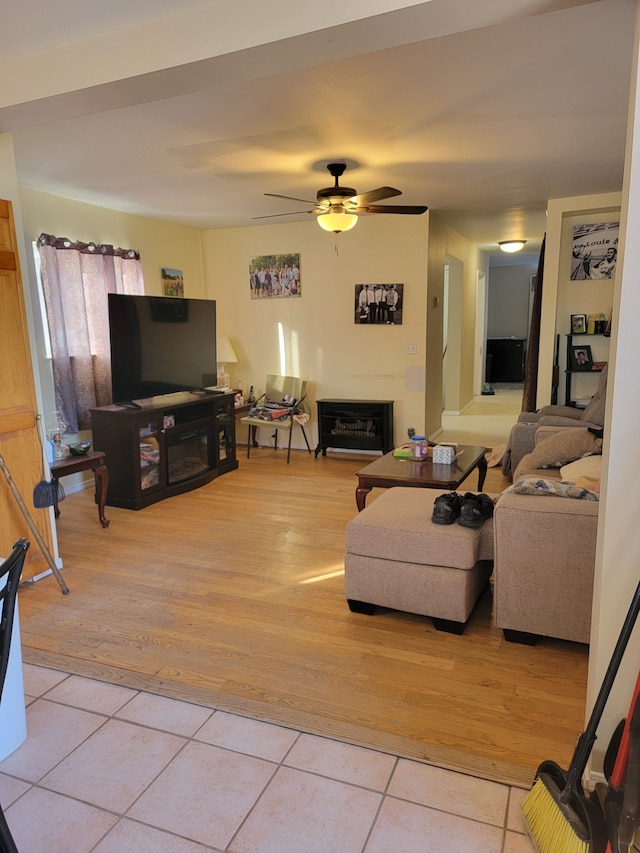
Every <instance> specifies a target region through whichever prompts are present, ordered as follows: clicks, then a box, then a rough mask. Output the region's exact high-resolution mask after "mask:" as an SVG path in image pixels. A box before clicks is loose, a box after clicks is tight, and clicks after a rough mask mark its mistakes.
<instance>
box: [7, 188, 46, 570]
mask: <svg viewBox="0 0 640 853" xmlns="http://www.w3.org/2000/svg"><path fill="white" fill-rule="evenodd" d="M0 336H1V347H2V350H1V356H0V454H2V457H3V458H4V461H5V463H6V466H7V468H8V469H9V472H10V474H11V478H12V479H13V481H14V483H15V484H16V486H17V488H18V491H19V492H20V494H21V495H22V498H23V500H24V502H25V504H26V506H27V509H28V511H29V513H30V514H31V515H32V517H33V520H34V522H35V524H36V526H37V528H38V530H39V531H40V534H41V535H42V538H43V540H44V542H45V544H46V545H47V548H48V549H49V550H50V551H53V537H52V530H51V510H49V509H35V508H33V509H32V507H33V488H34V486H35V485H36V483H37V482H38V481H39V480H40V479H41V478H42V447H41V443H40V437H39V432H38V423H37V421H36V414H37V411H38V409H37V403H36V392H35V384H34V378H33V365H32V361H31V351H30V349H29V334H28V328H27V317H26V311H25V305H24V293H23V290H22V279H21V277H20V263H19V260H18V247H17V243H16V234H15V227H14V223H13V210H12V206H11V202H9V201H3V200H2V199H0ZM21 536H24V537H25V538H26V539H29V540H30V541H31V548H30V549H29V551H28V552H27V560H26V562H25V567H24V571H23V575H22V577H23V579H24V580H27V579H29V578H31V577H33V576H34V575H36V574H39V573H40V572H45V571H47V570H48V563H47V561H46V559H45V557H44V555H43V554H42V552H41V551H40V549H39V547H38V543H37V542H36V541H34V537H33V534H32V533H31V531H30V530H29V525H28V524H27V521H26V519H25V517H24V515H23V514H22V512H21V510H20V507H19V506H18V503H17V502H16V500H15V498H14V496H13V494H12V492H11V489H10V488H9V484H8V483H7V481H6V479H5V477H4V475H3V474H2V473H0V556H2V557H6V556H7V555H8V554H9V552H10V550H11V546H12V545H13V543H14V542H15V541H16V539H19V538H20V537H21Z"/></svg>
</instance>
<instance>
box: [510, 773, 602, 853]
mask: <svg viewBox="0 0 640 853" xmlns="http://www.w3.org/2000/svg"><path fill="white" fill-rule="evenodd" d="M559 798H560V789H559V788H558V787H557V785H556V784H555V783H554V782H553V780H552V779H547V778H540V777H538V778H537V779H536V781H535V783H534V785H533V787H532V788H531V791H529V793H528V794H527V796H526V797H525V798H524V800H523V801H522V813H523V815H524V820H525V824H526V826H527V831H528V832H529V835H530V836H531V840H532V841H533V844H534V846H535V848H536V850H537V851H538V853H589V851H590V850H591V843H590V841H589V837H588V834H587V833H586V832H585V828H584V826H583V824H582V821H581V820H580V818H579V817H578V815H577V814H576V813H575V811H574V810H573V809H572V808H571V806H569V805H565V804H564V803H560V802H559Z"/></svg>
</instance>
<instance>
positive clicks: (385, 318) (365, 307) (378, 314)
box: [354, 284, 404, 326]
mask: <svg viewBox="0 0 640 853" xmlns="http://www.w3.org/2000/svg"><path fill="white" fill-rule="evenodd" d="M403 306H404V284H356V286H355V293H354V320H355V322H356V323H357V324H359V325H362V324H367V325H372V326H401V325H402V311H403Z"/></svg>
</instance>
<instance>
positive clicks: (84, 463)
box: [51, 450, 109, 527]
mask: <svg viewBox="0 0 640 853" xmlns="http://www.w3.org/2000/svg"><path fill="white" fill-rule="evenodd" d="M104 457H105V454H104V453H103V451H102V450H90V451H89V452H88V453H86V454H85V455H84V456H73V455H72V456H67V458H66V459H62V460H61V461H60V462H54V463H53V465H52V466H51V476H52V477H53V478H54V479H55V480H59V479H60V477H66V476H67V475H68V474H77V473H78V472H79V471H93V472H94V476H95V479H96V503H97V504H98V518H99V519H100V524H101V525H102V526H103V527H108V526H109V520H108V519H107V518H105V517H104V506H105V503H106V501H107V486H108V485H109V472H108V471H107V466H106V465H105V464H104ZM54 512H55V516H56V518H59V517H60V509H59V508H58V504H57V502H56V503H55V505H54Z"/></svg>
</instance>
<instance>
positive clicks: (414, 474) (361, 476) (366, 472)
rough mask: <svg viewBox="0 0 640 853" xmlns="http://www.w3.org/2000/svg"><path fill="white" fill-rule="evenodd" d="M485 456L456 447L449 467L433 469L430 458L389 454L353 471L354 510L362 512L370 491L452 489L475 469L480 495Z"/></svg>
mask: <svg viewBox="0 0 640 853" xmlns="http://www.w3.org/2000/svg"><path fill="white" fill-rule="evenodd" d="M486 452H487V448H486V447H482V446H480V445H467V444H459V445H458V455H457V457H456V459H455V461H454V462H452V463H451V464H450V465H434V464H433V460H432V459H431V457H429V458H428V459H420V460H418V459H404V458H402V457H401V456H394V455H393V451H391V453H385V455H384V456H379V457H378V458H377V459H375V460H374V461H373V462H371V463H370V464H369V465H367V466H366V467H365V468H361V469H360V470H359V471H356V476H357V477H358V488H357V489H356V503H357V504H358V509H359V510H362V509H363V508H364V504H365V500H366V497H367V494H368V493H369V492H370V491H371V489H373V488H382V489H388V488H390V487H392V486H413V487H417V488H423V489H424V488H426V489H443V490H450V489H456V488H457V487H458V486H459V485H460V483H462V482H463V481H464V480H466V478H467V477H468V476H469V474H470V473H471V472H472V471H473V470H474V468H478V491H481V490H482V486H483V485H484V478H485V475H486V472H487V461H486V459H485V453H486Z"/></svg>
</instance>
